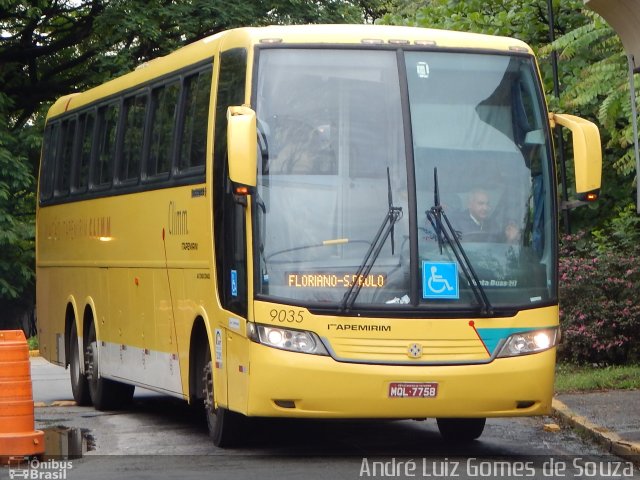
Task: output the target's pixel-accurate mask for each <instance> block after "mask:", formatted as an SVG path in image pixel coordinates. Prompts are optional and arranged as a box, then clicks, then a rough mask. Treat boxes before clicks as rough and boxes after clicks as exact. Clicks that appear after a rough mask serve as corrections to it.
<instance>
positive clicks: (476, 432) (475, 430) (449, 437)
mask: <svg viewBox="0 0 640 480" xmlns="http://www.w3.org/2000/svg"><path fill="white" fill-rule="evenodd" d="M437 422H438V430H440V435H442V437H443V438H444V439H445V440H446V441H448V442H452V443H468V442H471V441H473V440H476V439H477V438H479V437H480V435H482V432H483V431H484V426H485V424H486V422H487V419H486V418H438V419H437Z"/></svg>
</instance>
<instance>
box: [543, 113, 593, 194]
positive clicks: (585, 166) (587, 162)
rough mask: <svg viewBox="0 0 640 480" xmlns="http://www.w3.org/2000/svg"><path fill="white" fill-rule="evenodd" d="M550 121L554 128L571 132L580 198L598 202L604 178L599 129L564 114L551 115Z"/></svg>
mask: <svg viewBox="0 0 640 480" xmlns="http://www.w3.org/2000/svg"><path fill="white" fill-rule="evenodd" d="M549 120H550V121H551V126H552V127H554V126H555V124H556V123H557V124H558V125H562V126H563V127H566V128H568V129H569V130H571V135H572V137H573V165H574V169H575V177H576V193H577V195H578V198H579V199H580V200H584V201H594V200H597V199H598V196H599V194H600V182H601V178H602V146H601V144H600V132H599V131H598V127H597V126H596V125H595V124H594V123H593V122H590V121H588V120H585V119H583V118H580V117H576V116H574V115H567V114H564V113H563V114H560V113H551V114H549Z"/></svg>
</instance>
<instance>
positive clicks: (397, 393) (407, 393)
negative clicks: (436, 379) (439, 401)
mask: <svg viewBox="0 0 640 480" xmlns="http://www.w3.org/2000/svg"><path fill="white" fill-rule="evenodd" d="M437 396H438V384H437V383H432V382H430V383H413V382H392V383H390V384H389V398H435V397H437Z"/></svg>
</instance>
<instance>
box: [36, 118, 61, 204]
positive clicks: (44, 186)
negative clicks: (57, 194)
mask: <svg viewBox="0 0 640 480" xmlns="http://www.w3.org/2000/svg"><path fill="white" fill-rule="evenodd" d="M59 133H60V124H59V123H54V124H52V125H47V128H46V130H45V134H44V155H43V162H42V167H41V172H40V201H41V202H44V201H47V200H50V199H51V197H52V196H53V174H54V172H55V166H56V156H57V152H58V142H59V138H58V137H59Z"/></svg>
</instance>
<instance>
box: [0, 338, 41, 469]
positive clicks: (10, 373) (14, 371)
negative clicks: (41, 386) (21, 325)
mask: <svg viewBox="0 0 640 480" xmlns="http://www.w3.org/2000/svg"><path fill="white" fill-rule="evenodd" d="M43 453H44V432H42V431H40V430H34V410H33V388H32V385H31V364H30V363H29V347H28V346H27V339H26V338H25V336H24V333H23V332H22V330H0V464H1V463H7V462H10V461H11V460H12V459H19V458H24V457H29V456H34V455H41V454H43Z"/></svg>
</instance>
